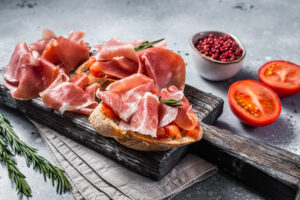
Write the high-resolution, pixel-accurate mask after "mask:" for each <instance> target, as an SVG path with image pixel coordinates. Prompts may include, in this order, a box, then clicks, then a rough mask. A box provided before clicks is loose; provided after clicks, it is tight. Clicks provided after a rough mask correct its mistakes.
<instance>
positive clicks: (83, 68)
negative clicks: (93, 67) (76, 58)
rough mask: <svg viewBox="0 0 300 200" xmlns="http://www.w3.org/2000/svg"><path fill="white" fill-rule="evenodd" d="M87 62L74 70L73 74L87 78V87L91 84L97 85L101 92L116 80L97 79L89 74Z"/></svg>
mask: <svg viewBox="0 0 300 200" xmlns="http://www.w3.org/2000/svg"><path fill="white" fill-rule="evenodd" d="M86 63H87V61H86V62H84V63H83V64H82V65H80V66H79V67H78V68H77V69H76V70H75V74H85V75H87V77H89V85H91V84H93V83H99V84H100V87H101V89H102V90H105V88H106V87H107V86H108V85H109V84H111V83H113V82H115V81H116V80H114V79H110V78H98V77H95V76H93V75H92V74H91V72H90V70H89V67H88V66H87V64H86Z"/></svg>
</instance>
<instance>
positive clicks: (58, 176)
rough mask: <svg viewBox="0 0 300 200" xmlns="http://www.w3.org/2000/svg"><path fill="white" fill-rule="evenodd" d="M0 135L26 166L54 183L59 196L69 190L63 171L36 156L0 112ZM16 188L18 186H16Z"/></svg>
mask: <svg viewBox="0 0 300 200" xmlns="http://www.w3.org/2000/svg"><path fill="white" fill-rule="evenodd" d="M0 134H1V136H2V137H3V138H4V142H6V143H7V144H8V145H9V146H10V148H11V149H12V151H13V152H14V153H15V154H18V155H23V156H24V158H25V160H26V163H27V166H28V167H29V166H30V165H32V167H33V169H34V170H36V171H38V172H39V173H41V174H42V175H43V176H44V179H45V180H46V178H48V179H50V180H51V182H52V184H53V185H54V183H55V182H56V189H57V191H58V193H59V194H62V193H64V192H66V191H68V190H70V189H71V188H72V187H71V184H70V182H69V180H68V179H67V178H66V176H65V175H64V173H63V170H61V169H60V168H58V167H56V166H54V165H52V164H51V163H50V162H49V161H48V160H46V159H45V158H43V157H42V156H40V155H38V154H37V150H36V149H35V148H32V147H30V146H28V145H27V144H26V143H24V142H23V141H22V140H21V139H20V138H19V137H18V136H17V135H16V133H15V132H14V130H13V128H12V126H11V124H10V122H9V121H8V120H7V119H6V117H5V116H4V115H3V114H2V113H1V112H0ZM17 186H18V184H17Z"/></svg>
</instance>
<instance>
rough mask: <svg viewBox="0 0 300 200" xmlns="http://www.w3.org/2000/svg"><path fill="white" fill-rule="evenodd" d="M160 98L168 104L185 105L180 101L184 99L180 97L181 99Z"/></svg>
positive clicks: (174, 105)
mask: <svg viewBox="0 0 300 200" xmlns="http://www.w3.org/2000/svg"><path fill="white" fill-rule="evenodd" d="M159 100H160V101H161V102H162V103H164V104H167V105H168V106H172V107H179V106H183V104H182V103H179V102H180V101H182V100H183V98H182V99H179V100H176V99H165V100H161V97H159Z"/></svg>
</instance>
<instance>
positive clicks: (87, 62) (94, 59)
mask: <svg viewBox="0 0 300 200" xmlns="http://www.w3.org/2000/svg"><path fill="white" fill-rule="evenodd" d="M95 61H96V58H95V57H94V56H92V57H90V58H89V59H88V60H87V61H86V63H85V64H86V66H87V67H90V66H92V64H93V63H94V62H95Z"/></svg>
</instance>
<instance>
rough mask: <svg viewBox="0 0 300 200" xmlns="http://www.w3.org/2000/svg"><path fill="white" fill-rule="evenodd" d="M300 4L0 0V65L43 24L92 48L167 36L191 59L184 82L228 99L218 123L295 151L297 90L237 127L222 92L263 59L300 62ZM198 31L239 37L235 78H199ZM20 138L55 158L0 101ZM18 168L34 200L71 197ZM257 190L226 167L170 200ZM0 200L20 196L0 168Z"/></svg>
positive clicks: (298, 148)
mask: <svg viewBox="0 0 300 200" xmlns="http://www.w3.org/2000/svg"><path fill="white" fill-rule="evenodd" d="M299 10H300V1H297V0H294V1H279V0H274V1H271V0H269V1H254V0H248V1H224V0H217V1H204V0H202V1H196V0H195V1H191V0H190V1H184V0H181V1H180V0H176V1H174V0H173V1H171V0H170V1H122V0H118V1H96V0H93V1H83V0H76V1H58V0H57V1H50V0H48V1H37V0H26V1H25V0H22V1H19V0H18V1H9V0H0V66H1V67H3V66H5V65H6V64H7V63H8V61H9V58H10V56H11V54H12V51H13V49H14V46H15V45H16V43H17V42H19V41H25V42H28V43H30V42H33V41H36V40H37V39H38V38H40V35H41V31H42V29H43V28H49V29H52V30H53V31H54V32H55V33H57V34H58V35H67V34H68V33H69V32H70V31H71V30H77V29H80V30H85V31H86V32H87V34H86V37H85V41H87V42H89V43H90V44H92V45H96V44H98V43H103V42H105V41H107V40H109V39H110V38H112V37H115V36H118V37H119V38H120V39H121V40H122V41H130V40H134V39H147V40H155V39H159V38H162V37H165V38H166V41H167V43H168V47H169V48H170V49H173V50H174V51H176V52H178V53H179V54H181V55H182V56H183V58H184V59H185V60H186V61H187V62H188V63H189V64H188V66H187V75H186V78H187V83H188V84H190V85H192V86H194V87H196V88H199V89H201V90H204V91H207V92H211V93H213V94H215V95H217V96H220V97H222V98H223V99H224V100H225V105H224V113H223V114H222V116H221V117H220V118H219V120H218V121H217V123H216V126H218V127H222V128H226V129H229V130H231V131H233V132H234V133H236V134H239V135H243V136H246V137H251V138H254V139H257V140H260V141H263V142H265V143H268V144H271V145H274V146H277V147H279V148H283V149H285V150H288V151H291V152H293V153H296V154H298V155H300V133H299V130H300V123H299V122H300V114H299V112H300V93H298V94H297V95H295V96H293V97H289V98H284V99H281V100H282V113H281V116H280V117H279V119H278V120H277V121H276V122H275V123H273V124H272V125H269V126H266V127H262V128H251V127H248V126H245V125H243V124H241V123H240V122H239V121H238V119H237V118H236V117H235V116H234V115H233V114H232V113H231V111H230V109H229V106H228V103H227V90H228V87H229V86H230V84H231V83H233V82H235V81H238V80H242V79H257V70H258V68H259V67H260V66H261V65H263V64H264V63H265V62H267V61H269V60H273V59H285V60H289V61H292V62H295V63H298V64H300V57H299V49H300V40H299V36H300V24H299V23H300V15H299ZM203 30H222V31H225V32H230V33H232V34H234V35H236V36H237V37H238V38H239V39H240V40H241V41H242V42H243V44H244V45H245V47H246V50H247V55H246V58H245V61H244V64H243V68H242V70H241V71H240V72H239V74H238V75H237V76H235V77H234V78H232V79H229V80H227V81H223V82H210V81H205V80H203V79H202V78H201V77H200V76H199V75H198V74H197V72H196V70H195V68H194V66H193V63H191V59H190V55H189V46H188V40H189V38H190V37H191V35H192V34H194V33H196V32H199V31H203ZM0 111H2V112H4V113H5V114H6V115H7V116H8V118H9V119H10V121H11V122H12V124H13V125H14V127H15V130H16V132H17V133H18V134H19V135H20V137H21V138H22V139H24V140H25V142H27V143H29V144H30V145H32V146H34V147H36V148H38V149H39V152H40V154H42V155H43V156H45V157H46V158H48V159H49V160H51V161H53V159H52V158H51V155H50V153H49V151H48V149H47V148H46V146H45V144H44V143H43V142H42V140H41V138H40V136H39V134H38V133H36V130H35V129H34V127H33V126H32V124H30V123H29V122H28V120H26V119H25V118H24V117H23V116H22V115H21V114H20V113H18V112H16V111H14V110H11V109H8V108H5V107H3V106H1V105H0ZM17 161H18V166H19V168H20V169H21V171H23V172H24V173H25V174H26V175H27V180H28V182H29V185H30V186H31V187H32V191H33V198H32V199H44V200H48V199H49V200H50V199H73V197H72V195H71V194H65V195H63V196H58V195H56V194H55V189H54V188H52V186H51V184H50V183H47V184H44V183H43V179H42V176H40V175H38V174H37V173H35V172H33V171H32V170H31V169H27V167H26V166H25V163H24V162H23V159H19V158H18V159H17ZM265 198H266V197H264V196H263V195H262V194H260V193H258V192H257V191H255V190H253V189H251V188H248V187H247V186H245V185H243V184H242V183H240V182H238V181H236V180H234V179H232V178H231V177H230V176H229V175H227V174H224V173H223V172H220V173H218V174H217V175H215V176H214V177H211V178H209V179H208V180H205V181H203V182H202V183H199V184H195V185H194V186H192V187H191V188H188V189H187V190H185V191H183V192H182V193H180V194H179V195H178V196H176V197H175V199H265ZM0 199H1V200H2V199H3V200H4V199H12V200H13V199H18V196H17V195H16V193H15V191H14V188H13V186H12V184H11V182H10V181H9V179H8V177H7V171H6V169H5V168H4V167H3V166H0Z"/></svg>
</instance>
